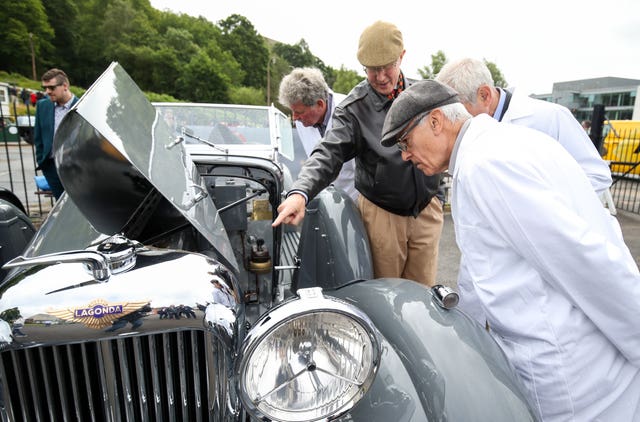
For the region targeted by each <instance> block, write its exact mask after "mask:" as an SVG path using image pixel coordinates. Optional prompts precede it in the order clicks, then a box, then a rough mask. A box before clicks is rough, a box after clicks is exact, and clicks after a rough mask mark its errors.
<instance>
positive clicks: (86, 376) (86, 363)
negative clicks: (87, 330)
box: [49, 344, 104, 422]
mask: <svg viewBox="0 0 640 422" xmlns="http://www.w3.org/2000/svg"><path fill="white" fill-rule="evenodd" d="M87 347H88V345H86V344H81V345H80V349H81V354H82V368H83V370H82V372H83V374H84V379H86V380H88V379H91V378H90V374H89V359H88V358H87ZM85 386H86V388H85V391H84V393H85V394H86V397H87V398H88V400H87V402H88V406H89V409H90V413H91V420H92V421H93V422H96V409H95V407H94V406H93V392H92V391H91V387H90V385H89V384H85ZM103 391H104V390H103ZM49 414H52V413H49Z"/></svg>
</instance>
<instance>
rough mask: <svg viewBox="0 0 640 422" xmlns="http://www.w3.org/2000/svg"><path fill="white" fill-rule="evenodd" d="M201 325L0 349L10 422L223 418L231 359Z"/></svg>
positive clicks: (5, 407) (4, 404)
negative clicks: (124, 336) (86, 340)
mask: <svg viewBox="0 0 640 422" xmlns="http://www.w3.org/2000/svg"><path fill="white" fill-rule="evenodd" d="M227 359H228V357H227V356H225V353H224V349H223V348H222V346H220V345H218V344H217V343H216V342H215V341H214V337H213V336H212V335H211V334H210V333H208V332H205V331H190V330H182V331H174V332H166V333H161V334H151V335H145V336H139V337H127V338H119V339H111V340H100V341H94V342H85V343H77V344H65V345H56V346H39V347H32V348H25V349H21V350H11V351H5V352H2V353H0V376H1V377H2V397H0V401H1V402H2V403H1V405H2V410H3V413H4V415H3V416H4V418H7V417H8V419H9V420H12V421H38V420H42V421H57V420H61V421H62V420H64V421H83V422H84V421H208V420H215V421H221V420H227V419H229V416H230V415H228V414H227V413H226V412H228V407H227V403H228V402H227V395H228V393H229V392H228V391H227V379H228V377H227V376H226V374H225V369H224V368H226V367H227V365H228V364H229V362H228V361H227Z"/></svg>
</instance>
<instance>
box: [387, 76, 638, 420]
mask: <svg viewBox="0 0 640 422" xmlns="http://www.w3.org/2000/svg"><path fill="white" fill-rule="evenodd" d="M457 101H458V100H457V96H456V93H455V91H453V90H452V89H451V88H449V87H448V86H446V85H443V84H441V83H439V82H436V81H430V80H427V81H421V82H417V83H416V84H414V85H412V86H411V87H409V88H408V89H407V90H406V91H405V92H403V93H402V94H401V95H400V96H399V97H398V98H397V99H396V101H395V102H394V103H393V105H392V106H391V108H390V110H389V112H388V114H387V116H386V119H385V122H384V128H383V130H382V132H383V134H382V145H383V146H387V147H394V146H396V145H397V147H398V148H400V150H401V151H402V157H403V159H405V160H407V161H411V162H413V164H414V165H416V166H417V167H418V168H419V169H420V170H422V171H423V172H424V173H425V174H437V173H440V172H443V171H448V172H449V174H451V176H452V179H453V181H452V197H451V215H452V216H453V222H454V226H455V233H456V242H457V244H458V247H459V248H460V252H461V260H460V270H459V272H458V274H459V275H458V289H459V292H460V303H459V305H458V306H459V307H460V308H461V309H462V310H464V311H465V312H466V313H467V314H468V315H470V316H471V317H473V318H474V319H476V320H477V321H478V322H479V323H480V324H481V325H482V326H486V327H488V329H489V331H490V332H491V334H492V335H493V336H494V338H495V339H496V341H497V342H498V344H500V346H501V347H502V349H503V350H504V352H505V354H506V355H507V357H508V358H509V360H510V361H511V362H512V363H513V365H514V367H515V369H516V372H517V373H518V375H519V376H520V379H521V381H522V384H523V386H524V388H525V391H526V392H527V393H528V397H529V402H530V404H531V407H532V408H533V409H535V410H536V411H537V412H538V414H539V418H540V420H545V421H568V420H571V421H574V420H575V421H596V420H599V421H640V324H638V321H640V272H639V271H638V267H637V265H636V263H635V260H634V258H633V257H632V255H631V253H630V252H629V249H628V248H627V246H626V245H625V243H624V241H623V239H622V235H621V231H620V226H619V225H618V223H617V221H616V220H615V218H613V217H612V216H611V215H610V214H609V213H608V212H607V210H606V209H605V208H603V207H602V204H601V203H600V200H599V198H598V195H597V194H596V192H595V191H594V190H593V187H592V185H591V183H590V182H589V179H588V178H587V176H586V174H585V173H584V171H583V170H582V168H581V167H580V165H579V164H578V163H577V162H576V160H575V159H574V158H573V157H572V156H571V155H569V153H568V152H567V150H566V149H565V148H564V147H563V146H562V145H561V144H560V143H558V142H557V141H556V140H555V139H554V138H552V137H550V136H548V135H547V134H545V133H542V132H539V131H537V130H534V129H531V128H528V127H524V126H520V125H514V124H509V123H500V122H498V121H496V120H495V119H493V118H492V117H491V116H489V115H488V114H480V115H478V116H476V117H471V115H470V114H469V113H468V111H467V110H466V109H465V108H464V106H463V105H462V104H461V103H460V102H457ZM390 149H396V148H390Z"/></svg>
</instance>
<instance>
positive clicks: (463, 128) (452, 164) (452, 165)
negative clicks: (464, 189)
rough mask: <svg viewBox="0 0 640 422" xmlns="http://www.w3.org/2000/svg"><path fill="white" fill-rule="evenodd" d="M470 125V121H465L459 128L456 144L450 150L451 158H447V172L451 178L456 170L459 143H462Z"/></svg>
mask: <svg viewBox="0 0 640 422" xmlns="http://www.w3.org/2000/svg"><path fill="white" fill-rule="evenodd" d="M470 123H471V119H467V120H466V121H465V122H464V123H463V124H462V126H461V127H460V132H458V136H457V137H456V142H455V143H454V144H453V149H452V150H451V157H450V158H449V169H448V170H447V172H448V173H449V174H450V175H451V176H453V172H454V171H455V168H456V158H458V150H459V149H460V143H461V142H462V138H463V137H464V134H465V133H466V132H467V129H468V128H469V124H470Z"/></svg>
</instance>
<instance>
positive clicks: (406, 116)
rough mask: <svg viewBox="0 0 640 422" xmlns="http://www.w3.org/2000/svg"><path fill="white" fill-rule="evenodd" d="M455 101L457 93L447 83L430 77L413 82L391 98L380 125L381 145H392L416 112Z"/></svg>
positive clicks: (456, 100)
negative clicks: (382, 123)
mask: <svg viewBox="0 0 640 422" xmlns="http://www.w3.org/2000/svg"><path fill="white" fill-rule="evenodd" d="M457 102H460V100H459V99H458V94H457V93H456V91H454V90H453V89H451V88H449V87H448V86H447V85H444V84H441V83H440V82H436V81H433V80H431V79H426V80H424V81H419V82H416V83H414V84H413V85H411V86H410V87H409V88H407V89H405V90H404V91H403V92H402V93H401V94H400V95H398V98H396V99H395V100H393V104H391V108H390V109H389V111H388V112H387V116H386V117H385V119H384V125H383V126H382V141H381V143H382V145H383V146H385V147H390V146H393V145H394V144H395V143H396V142H397V141H396V138H397V137H398V134H399V133H400V132H401V131H402V129H404V128H405V127H406V126H407V125H408V124H409V122H410V121H411V119H413V118H414V117H416V116H417V115H418V114H420V113H422V112H425V111H431V110H433V109H435V108H438V107H442V106H443V105H447V104H453V103H457Z"/></svg>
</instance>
